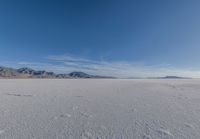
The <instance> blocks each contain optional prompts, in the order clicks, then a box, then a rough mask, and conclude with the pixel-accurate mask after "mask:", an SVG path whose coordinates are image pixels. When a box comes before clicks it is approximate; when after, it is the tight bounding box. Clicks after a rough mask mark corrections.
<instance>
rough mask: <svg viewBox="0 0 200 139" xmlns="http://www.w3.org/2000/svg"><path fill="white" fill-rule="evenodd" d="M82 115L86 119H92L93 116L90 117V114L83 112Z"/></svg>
mask: <svg viewBox="0 0 200 139" xmlns="http://www.w3.org/2000/svg"><path fill="white" fill-rule="evenodd" d="M80 114H81V116H84V117H86V118H92V115H90V114H88V113H85V112H81V113H80Z"/></svg>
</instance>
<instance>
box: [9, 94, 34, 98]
mask: <svg viewBox="0 0 200 139" xmlns="http://www.w3.org/2000/svg"><path fill="white" fill-rule="evenodd" d="M6 95H8V96H15V97H33V95H24V94H11V93H7V94H6Z"/></svg>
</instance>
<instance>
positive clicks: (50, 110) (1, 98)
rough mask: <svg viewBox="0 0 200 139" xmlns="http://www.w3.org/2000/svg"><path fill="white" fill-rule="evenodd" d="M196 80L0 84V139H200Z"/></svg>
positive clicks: (199, 88)
mask: <svg viewBox="0 0 200 139" xmlns="http://www.w3.org/2000/svg"><path fill="white" fill-rule="evenodd" d="M199 138H200V80H193V79H191V80H179V79H178V80H150V79H149V80H125V79H124V80H123V79H122V80H120V79H66V80H59V79H57V80H56V79H55V80H54V79H49V80H48V79H28V80H27V79H19V80H18V79H8V80H0V139H199Z"/></svg>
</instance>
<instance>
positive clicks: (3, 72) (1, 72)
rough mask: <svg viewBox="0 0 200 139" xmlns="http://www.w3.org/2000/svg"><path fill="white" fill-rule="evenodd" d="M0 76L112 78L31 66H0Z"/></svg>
mask: <svg viewBox="0 0 200 139" xmlns="http://www.w3.org/2000/svg"><path fill="white" fill-rule="evenodd" d="M0 78H61V79H62V78H112V77H106V76H95V75H89V74H86V73H84V72H71V73H69V74H55V73H54V72H47V71H44V70H42V71H37V70H33V69H31V68H20V69H14V68H7V67H0Z"/></svg>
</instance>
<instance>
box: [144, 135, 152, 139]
mask: <svg viewBox="0 0 200 139" xmlns="http://www.w3.org/2000/svg"><path fill="white" fill-rule="evenodd" d="M142 139H151V136H150V135H146V134H144V135H143V137H142Z"/></svg>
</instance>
